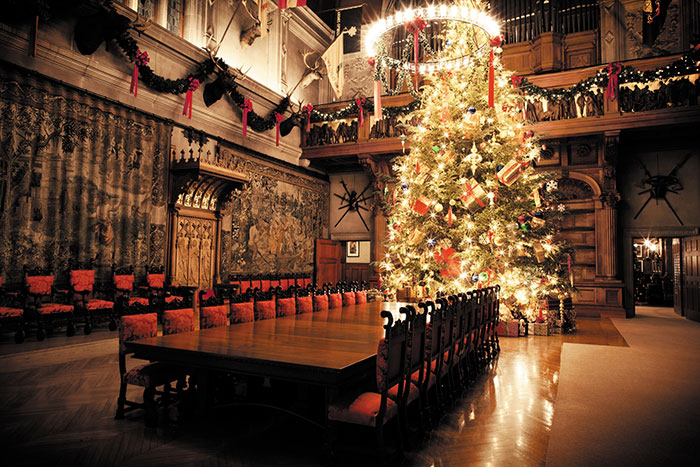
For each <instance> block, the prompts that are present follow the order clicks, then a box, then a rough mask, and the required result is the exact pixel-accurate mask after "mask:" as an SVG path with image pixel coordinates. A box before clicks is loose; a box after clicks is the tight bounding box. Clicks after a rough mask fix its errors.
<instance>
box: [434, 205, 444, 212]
mask: <svg viewBox="0 0 700 467" xmlns="http://www.w3.org/2000/svg"><path fill="white" fill-rule="evenodd" d="M442 209H443V208H442V204H440V203H437V204H436V205H435V212H442Z"/></svg>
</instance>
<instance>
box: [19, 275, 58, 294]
mask: <svg viewBox="0 0 700 467" xmlns="http://www.w3.org/2000/svg"><path fill="white" fill-rule="evenodd" d="M25 283H26V285H27V289H29V293H31V294H36V295H50V294H51V287H52V286H53V276H27V277H26V278H25Z"/></svg>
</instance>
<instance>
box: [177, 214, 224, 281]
mask: <svg viewBox="0 0 700 467" xmlns="http://www.w3.org/2000/svg"><path fill="white" fill-rule="evenodd" d="M216 223H217V221H215V220H211V219H199V218H196V217H188V216H177V217H176V225H177V231H176V235H175V248H174V250H173V251H174V264H175V274H174V281H173V282H174V283H175V284H177V285H183V286H184V285H186V286H190V287H198V288H200V289H210V288H211V286H212V284H213V275H214V259H215V258H216V231H217V225H216Z"/></svg>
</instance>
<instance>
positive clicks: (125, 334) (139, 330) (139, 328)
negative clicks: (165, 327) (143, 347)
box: [119, 313, 158, 352]
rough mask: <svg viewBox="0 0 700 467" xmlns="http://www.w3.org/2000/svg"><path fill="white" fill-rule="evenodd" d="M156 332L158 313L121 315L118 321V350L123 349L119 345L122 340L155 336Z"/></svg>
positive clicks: (127, 340) (122, 350) (121, 350)
mask: <svg viewBox="0 0 700 467" xmlns="http://www.w3.org/2000/svg"><path fill="white" fill-rule="evenodd" d="M157 334H158V315H157V314H156V313H146V314H143V315H127V316H122V318H121V320H120V322H119V344H120V346H119V350H120V352H124V351H125V349H124V347H123V346H122V345H121V343H122V342H129V341H133V340H136V339H145V338H146V337H155V336H156V335H157Z"/></svg>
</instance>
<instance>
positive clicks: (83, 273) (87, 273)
mask: <svg viewBox="0 0 700 467" xmlns="http://www.w3.org/2000/svg"><path fill="white" fill-rule="evenodd" d="M94 285H95V271H93V270H91V269H90V270H87V269H81V270H77V271H71V272H70V286H71V287H72V288H73V290H74V291H76V292H92V287H93V286H94Z"/></svg>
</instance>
